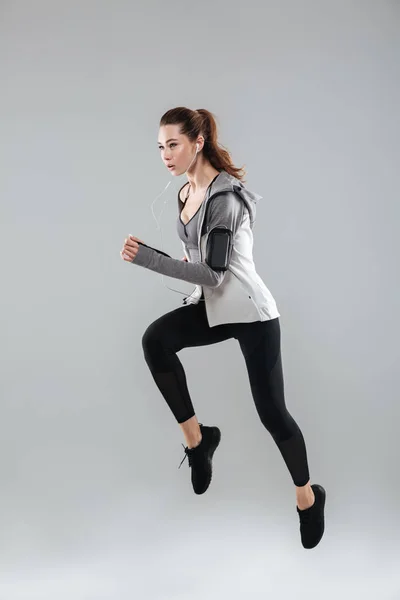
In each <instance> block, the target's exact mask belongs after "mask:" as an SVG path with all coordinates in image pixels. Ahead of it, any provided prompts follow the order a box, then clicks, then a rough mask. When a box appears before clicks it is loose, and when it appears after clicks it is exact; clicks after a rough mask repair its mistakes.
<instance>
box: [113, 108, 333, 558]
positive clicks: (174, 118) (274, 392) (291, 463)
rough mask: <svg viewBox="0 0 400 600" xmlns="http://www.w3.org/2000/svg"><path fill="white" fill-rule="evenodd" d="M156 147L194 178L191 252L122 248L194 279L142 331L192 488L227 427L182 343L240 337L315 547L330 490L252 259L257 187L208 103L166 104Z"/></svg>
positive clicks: (182, 194)
mask: <svg viewBox="0 0 400 600" xmlns="http://www.w3.org/2000/svg"><path fill="white" fill-rule="evenodd" d="M159 149H160V152H161V158H162V160H163V161H164V163H165V165H166V167H167V168H168V169H169V171H170V172H171V173H172V174H173V175H174V176H179V175H182V174H184V173H186V174H187V178H188V182H187V183H186V184H185V185H184V186H183V187H182V188H181V190H180V191H179V193H178V207H179V216H178V219H177V229H178V234H179V236H180V238H181V240H182V245H183V248H184V251H185V258H184V259H183V260H177V259H174V258H171V257H169V256H168V255H166V254H164V253H163V252H160V251H158V250H156V249H154V248H151V247H149V246H147V245H146V244H144V242H142V241H141V240H139V239H138V238H136V237H134V236H129V237H128V238H127V239H126V240H125V244H124V247H123V250H122V251H121V256H122V258H123V259H124V260H125V261H127V262H133V264H136V265H138V266H141V267H144V268H147V269H150V270H152V271H155V272H157V273H162V274H164V275H168V276H169V277H174V278H177V279H182V280H183V281H188V282H191V283H193V284H196V288H195V290H194V291H193V293H192V294H190V296H188V297H187V298H185V299H184V301H183V302H184V304H185V306H181V307H180V308H177V309H175V310H173V311H171V312H169V313H167V314H165V315H163V316H161V317H160V318H158V319H157V320H156V321H154V322H153V323H152V324H151V325H150V326H149V327H148V328H147V329H146V331H145V333H144V335H143V339H142V345H143V351H144V356H145V360H146V362H147V364H148V366H149V369H150V371H151V374H152V376H153V378H154V381H155V383H156V385H157V386H158V388H159V390H160V392H161V394H162V395H163V396H164V398H165V400H166V402H167V403H168V406H169V407H170V409H171V411H172V413H173V415H174V416H175V419H176V420H177V422H178V423H179V425H180V427H181V429H182V431H183V435H184V438H185V440H186V444H187V446H186V447H185V457H184V458H186V456H187V457H188V463H189V466H190V467H191V469H192V471H191V479H192V485H193V489H194V491H195V493H197V494H202V493H204V492H205V491H206V490H207V488H208V486H209V485H210V482H211V476H212V457H213V454H214V452H215V450H216V448H217V447H218V445H219V442H220V438H221V432H220V430H219V429H218V427H215V426H205V425H203V424H201V423H199V422H198V420H197V417H196V415H195V411H194V408H193V405H192V401H191V398H190V395H189V391H188V388H187V383H186V377H185V372H184V369H183V367H182V364H181V362H180V360H179V358H178V357H177V353H178V352H179V351H180V350H182V349H183V348H189V347H194V346H204V345H208V344H216V343H218V342H222V341H224V340H227V339H231V338H235V339H236V340H238V342H239V345H240V348H241V350H242V353H243V356H244V359H245V363H246V367H247V372H248V376H249V381H250V386H251V392H252V396H253V400H254V403H255V406H256V409H257V412H258V414H259V417H260V419H261V422H262V424H263V425H264V427H265V428H266V429H267V430H268V431H269V432H270V434H271V435H272V437H273V439H274V441H275V443H276V445H277V447H278V449H279V451H280V452H281V455H282V457H283V459H284V462H285V464H286V466H287V468H288V470H289V473H290V475H291V477H292V480H293V483H294V485H295V490H296V508H297V512H298V514H299V518H300V532H301V541H302V544H303V546H304V548H314V547H315V546H316V545H317V544H318V543H319V542H320V540H321V538H322V536H323V533H324V527H325V523H324V507H325V496H326V493H325V490H324V488H323V487H322V486H320V485H316V484H314V485H311V484H310V477H309V471H308V463H307V453H306V447H305V442H304V439H303V435H302V433H301V430H300V429H299V427H298V425H297V423H296V422H295V421H294V419H293V418H292V416H291V415H290V414H289V412H288V411H287V409H286V405H285V398H284V381H283V371H282V359H281V348H280V340H281V333H280V322H279V317H280V314H279V312H278V310H277V307H276V303H275V300H274V298H273V297H272V295H271V293H270V291H269V290H268V288H267V287H266V286H265V284H264V282H263V281H262V279H261V278H260V277H259V275H258V274H257V272H256V269H255V265H254V262H253V255H252V249H253V234H252V229H253V225H254V222H255V214H256V202H257V200H259V199H260V198H261V196H258V195H257V194H254V193H252V192H250V191H249V190H247V189H246V188H245V186H244V184H243V183H242V180H243V176H244V173H243V169H238V168H236V167H235V166H234V165H233V164H232V160H231V157H230V154H229V153H228V152H227V151H226V150H225V149H223V148H222V147H221V146H220V145H219V143H218V139H217V127H216V122H215V119H214V117H213V115H212V114H211V113H210V112H209V111H207V110H204V109H201V110H195V111H192V110H190V109H188V108H185V107H178V108H175V109H172V110H169V111H168V112H166V113H165V114H164V116H163V117H162V118H161V121H160V127H159ZM182 462H183V461H182ZM181 464H182V463H181Z"/></svg>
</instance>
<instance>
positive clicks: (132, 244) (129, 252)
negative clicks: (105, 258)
mask: <svg viewBox="0 0 400 600" xmlns="http://www.w3.org/2000/svg"><path fill="white" fill-rule="evenodd" d="M138 242H142V244H144V241H143V240H139V238H137V237H135V236H133V235H129V237H127V238H126V239H125V244H124V247H123V248H122V250H121V251H120V255H121V257H122V258H123V260H126V261H127V262H132V261H133V260H134V258H135V256H136V254H137V253H138V250H139V244H138Z"/></svg>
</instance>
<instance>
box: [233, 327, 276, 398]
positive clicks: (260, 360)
mask: <svg viewBox="0 0 400 600" xmlns="http://www.w3.org/2000/svg"><path fill="white" fill-rule="evenodd" d="M243 325H244V324H243ZM235 338H236V339H237V340H238V341H239V344H240V348H241V350H242V353H243V356H244V358H245V361H246V366H247V371H248V375H249V380H250V386H251V389H252V392H253V397H254V400H255V401H256V404H257V405H258V407H259V406H260V404H261V403H262V404H265V403H271V404H272V405H275V406H277V405H280V406H281V407H282V406H283V405H284V382H283V370H282V359H281V330H280V323H279V317H277V318H275V319H271V320H269V321H255V322H254V323H247V324H246V326H242V325H237V326H236V329H235ZM271 408H272V407H271Z"/></svg>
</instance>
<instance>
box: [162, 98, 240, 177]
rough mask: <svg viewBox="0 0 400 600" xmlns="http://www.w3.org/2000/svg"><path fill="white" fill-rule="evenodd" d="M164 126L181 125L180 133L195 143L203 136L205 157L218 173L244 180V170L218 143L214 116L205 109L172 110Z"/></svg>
mask: <svg viewBox="0 0 400 600" xmlns="http://www.w3.org/2000/svg"><path fill="white" fill-rule="evenodd" d="M163 125H180V132H181V133H182V134H184V135H187V137H188V138H189V139H190V140H191V141H195V140H196V139H197V136H199V135H203V137H204V140H205V141H204V147H203V155H204V157H205V158H206V160H208V161H209V162H210V164H211V165H212V166H213V167H214V169H217V171H222V170H224V171H226V172H227V173H229V175H232V176H233V177H236V178H237V179H239V180H241V181H242V180H243V178H244V176H245V170H244V168H241V169H239V168H237V167H235V165H234V164H233V162H232V158H231V155H230V153H229V152H228V150H227V149H226V148H224V147H223V146H221V144H219V142H218V131H217V123H216V120H215V117H214V115H213V114H212V113H211V112H209V111H208V110H206V109H205V108H199V109H197V110H191V109H190V108H186V107H184V106H178V107H177V108H171V110H168V111H167V112H166V113H165V114H164V115H163V116H162V117H161V120H160V127H161V126H163Z"/></svg>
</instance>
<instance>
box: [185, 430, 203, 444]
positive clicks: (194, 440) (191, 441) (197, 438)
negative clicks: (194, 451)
mask: <svg viewBox="0 0 400 600" xmlns="http://www.w3.org/2000/svg"><path fill="white" fill-rule="evenodd" d="M202 439H203V436H202V435H201V433H199V435H196V436H192V437H190V438H186V445H187V447H188V448H196V446H199V445H200V443H201V440H202Z"/></svg>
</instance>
